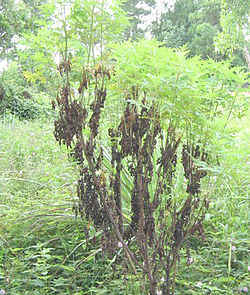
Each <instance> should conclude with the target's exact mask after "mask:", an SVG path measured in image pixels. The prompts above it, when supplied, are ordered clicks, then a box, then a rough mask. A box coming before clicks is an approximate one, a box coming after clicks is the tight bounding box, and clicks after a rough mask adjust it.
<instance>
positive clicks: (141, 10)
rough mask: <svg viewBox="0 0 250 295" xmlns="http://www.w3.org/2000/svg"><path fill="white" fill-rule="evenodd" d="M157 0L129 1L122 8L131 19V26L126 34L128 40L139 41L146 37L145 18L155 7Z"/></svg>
mask: <svg viewBox="0 0 250 295" xmlns="http://www.w3.org/2000/svg"><path fill="white" fill-rule="evenodd" d="M155 5H156V1H155V0H144V1H140V0H127V1H124V3H123V5H122V8H123V9H124V11H125V12H126V13H127V16H128V17H129V19H130V26H129V28H128V29H127V30H126V32H125V38H126V39H132V40H135V39H138V38H142V37H144V36H145V33H146V31H147V28H146V26H145V25H144V28H143V23H144V21H143V17H144V18H145V17H146V16H148V15H149V14H150V13H151V11H152V9H153V8H154V7H155Z"/></svg>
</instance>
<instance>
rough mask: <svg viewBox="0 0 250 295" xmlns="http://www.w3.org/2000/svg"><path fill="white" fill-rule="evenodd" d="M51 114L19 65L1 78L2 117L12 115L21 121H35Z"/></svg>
mask: <svg viewBox="0 0 250 295" xmlns="http://www.w3.org/2000/svg"><path fill="white" fill-rule="evenodd" d="M48 112H49V108H48V106H46V104H45V103H44V102H39V94H38V93H37V91H36V89H35V87H34V86H33V85H30V84H29V83H28V82H27V81H26V80H25V78H24V76H23V74H22V71H21V69H20V68H18V66H17V65H15V64H12V65H11V66H10V67H9V68H8V69H7V70H6V71H4V72H3V73H2V75H1V76H0V115H3V114H4V113H10V114H13V115H16V116H18V117H19V118H20V119H34V118H37V117H39V116H42V115H45V114H46V113H48Z"/></svg>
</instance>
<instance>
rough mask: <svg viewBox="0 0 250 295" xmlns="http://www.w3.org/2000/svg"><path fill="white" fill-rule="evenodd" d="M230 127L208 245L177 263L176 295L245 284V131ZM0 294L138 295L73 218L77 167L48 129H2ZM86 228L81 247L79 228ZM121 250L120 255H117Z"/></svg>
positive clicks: (242, 126)
mask: <svg viewBox="0 0 250 295" xmlns="http://www.w3.org/2000/svg"><path fill="white" fill-rule="evenodd" d="M248 119H249V117H248V118H245V119H242V120H241V121H239V122H232V123H231V124H230V126H228V128H231V130H232V132H231V136H230V138H221V139H220V144H221V150H222V154H221V157H220V165H219V166H218V171H216V173H215V174H216V177H214V186H213V187H212V188H211V192H213V194H214V195H213V198H212V201H211V207H210V210H209V213H207V214H206V218H205V230H206V233H207V238H206V242H205V243H204V244H197V243H196V242H195V241H196V240H195V241H194V243H193V244H191V257H192V259H193V261H192V263H191V264H190V266H189V269H188V271H186V267H187V266H186V265H185V267H184V264H186V260H185V261H180V262H179V266H178V268H179V272H178V273H179V274H178V277H177V282H176V284H177V286H176V289H177V290H176V294H183V295H185V294H228V295H230V294H238V292H239V290H240V289H243V288H245V289H244V290H246V288H247V287H248V286H249V285H250V278H249V270H248V266H249V265H250V261H249V260H248V259H249V246H250V245H249V239H248V229H249V215H248V214H249V193H248V191H249V187H248V183H249V176H248V175H249V159H248V158H247V155H248V154H249V150H250V148H249V145H248V138H249V127H248V128H247V122H248ZM0 173H1V176H0V183H1V185H0V208H1V210H0V289H1V288H3V289H5V290H6V294H16V295H19V294H20V295H23V294H32V295H36V294H40V295H43V294H75V295H77V294H78V295H80V294H130V295H131V294H140V293H139V291H138V290H139V289H138V288H139V286H138V282H137V281H136V278H134V277H132V276H127V277H126V276H124V277H122V278H121V277H120V276H119V267H118V266H116V268H115V265H114V264H113V261H114V260H115V259H116V256H114V257H113V259H110V260H107V259H106V258H105V259H103V254H102V252H101V249H99V248H98V247H97V246H96V245H98V243H97V242H96V241H97V240H98V239H99V236H100V233H98V232H95V230H94V228H93V227H92V225H91V224H88V223H87V222H86V221H84V220H82V219H80V218H79V217H78V218H76V217H75V215H74V210H72V208H73V207H74V203H75V202H76V201H77V200H76V199H75V198H76V192H75V182H76V181H77V179H78V170H77V165H75V163H74V162H73V161H72V160H70V159H69V157H67V152H65V148H64V147H58V145H57V144H56V143H55V141H54V138H53V126H52V123H50V122H46V123H44V122H43V123H42V122H40V121H33V122H26V123H25V122H20V121H18V120H16V119H13V118H11V117H7V118H5V119H4V120H3V121H2V122H1V123H0ZM86 227H90V229H91V230H90V239H89V243H88V244H86V236H85V229H86ZM119 251H122V249H119Z"/></svg>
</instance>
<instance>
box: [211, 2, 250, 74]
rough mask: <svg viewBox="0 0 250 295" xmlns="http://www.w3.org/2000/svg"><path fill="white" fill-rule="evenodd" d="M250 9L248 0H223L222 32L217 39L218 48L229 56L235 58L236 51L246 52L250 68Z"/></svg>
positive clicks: (245, 55) (249, 67)
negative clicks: (249, 38) (248, 38)
mask: <svg viewBox="0 0 250 295" xmlns="http://www.w3.org/2000/svg"><path fill="white" fill-rule="evenodd" d="M249 11H250V2H249V1H248V0H222V1H221V14H220V23H221V28H222V30H221V32H220V33H219V34H218V37H217V39H216V49H217V51H219V52H222V53H224V54H225V55H227V56H228V57H231V58H234V54H235V51H240V52H241V53H243V54H244V57H245V60H246V63H247V65H248V69H250V57H249V40H247V35H248V36H249Z"/></svg>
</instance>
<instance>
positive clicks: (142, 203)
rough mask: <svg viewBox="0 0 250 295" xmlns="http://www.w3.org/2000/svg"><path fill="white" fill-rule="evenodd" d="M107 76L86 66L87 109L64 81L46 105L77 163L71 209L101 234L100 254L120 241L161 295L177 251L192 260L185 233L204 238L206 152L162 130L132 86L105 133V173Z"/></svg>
mask: <svg viewBox="0 0 250 295" xmlns="http://www.w3.org/2000/svg"><path fill="white" fill-rule="evenodd" d="M58 69H59V71H60V73H61V75H63V73H65V72H66V73H68V72H70V61H64V62H63V63H62V64H60V65H59V67H58ZM112 73H113V74H114V70H110V69H107V68H104V67H103V66H102V65H98V66H96V67H94V68H89V67H88V68H84V70H83V75H82V80H81V81H80V86H79V89H78V92H79V93H80V94H82V92H83V91H84V89H87V88H89V87H92V89H93V91H92V94H93V95H92V100H91V102H90V104H89V106H83V105H82V103H81V102H78V101H76V100H72V99H71V97H70V85H69V83H68V82H67V83H66V85H64V86H63V87H62V88H61V91H60V95H59V96H58V97H57V99H56V102H55V101H54V102H53V103H52V105H53V108H54V107H55V104H57V107H58V108H59V117H58V119H56V121H55V131H54V134H55V138H56V140H57V141H58V142H59V143H60V144H61V143H63V144H66V145H67V147H69V148H71V149H72V151H73V152H72V155H73V156H74V158H75V159H76V160H77V162H78V163H79V165H80V167H81V174H80V179H79V181H78V186H77V193H78V198H79V203H78V205H77V206H75V210H76V212H77V214H80V215H81V216H82V217H83V218H86V220H88V222H89V223H91V224H93V225H94V226H95V227H96V228H97V229H98V230H101V231H102V237H101V241H100V243H101V245H102V249H103V253H107V254H108V255H109V256H110V255H111V256H112V255H115V253H117V249H118V244H119V247H121V246H122V248H123V250H124V252H123V253H124V261H126V262H127V263H129V264H130V267H131V269H132V270H133V272H134V274H135V275H138V272H139V273H142V275H141V278H144V279H142V281H143V283H142V284H144V288H143V290H144V292H146V293H145V294H150V295H155V294H156V292H157V291H158V290H162V294H163V295H170V294H174V289H175V274H176V265H177V263H178V261H179V260H180V250H181V248H186V252H187V259H188V260H187V261H188V262H187V266H188V265H190V264H191V263H192V259H191V257H190V237H193V236H194V235H198V236H199V237H200V238H202V239H204V237H205V236H204V229H203V220H204V218H205V210H206V209H208V207H209V202H208V200H207V199H204V198H203V197H202V194H201V179H202V178H204V177H205V176H206V174H207V172H206V171H205V170H204V169H201V167H200V166H199V165H198V164H197V162H199V161H200V162H204V163H205V162H206V161H207V159H208V154H207V153H206V152H205V150H204V147H203V146H202V145H201V144H200V143H199V142H198V141H197V143H193V142H191V143H190V140H187V139H184V138H183V136H182V135H179V134H180V132H178V130H177V128H176V126H175V124H174V123H173V122H172V121H170V122H169V124H168V127H167V128H165V127H163V126H162V124H161V122H162V118H161V114H160V112H159V109H158V105H157V102H155V101H152V100H151V101H150V100H149V99H148V98H147V94H146V93H140V90H139V88H137V87H132V89H131V95H130V96H128V97H127V98H126V106H125V109H124V112H123V114H122V115H121V118H120V123H119V124H117V127H116V128H110V129H109V130H108V132H107V136H108V138H109V142H110V147H109V152H110V155H111V167H112V169H110V170H107V168H106V167H105V166H104V164H103V162H104V153H103V147H102V141H101V140H100V137H99V129H100V128H99V127H100V119H101V115H102V112H103V110H104V109H105V103H106V100H107V98H108V94H107V89H106V84H107V81H108V80H109V79H110V78H111V76H112ZM88 90H89V89H88ZM134 101H137V102H140V103H138V105H137V104H136V105H135V104H134V103H132V102H134ZM85 128H86V129H88V131H89V132H88V136H86V135H85V132H84V129H85ZM178 164H179V165H181V164H182V166H183V173H184V176H185V179H186V188H185V190H186V191H184V192H183V200H182V201H181V202H179V203H177V202H176V200H174V198H173V186H174V181H175V180H176V170H177V165H178ZM123 172H125V173H126V174H127V175H128V176H127V177H128V178H129V180H130V184H131V187H130V188H129V192H130V200H131V208H130V212H129V216H128V218H127V217H126V218H125V216H124V213H123V209H124V208H123V200H122V186H123ZM126 215H128V213H127V214H126ZM87 236H88V235H87ZM131 248H132V249H133V251H132V250H131ZM139 276H140V275H139ZM163 276H164V278H165V280H164V282H161V281H160V278H161V277H163ZM148 286H149V287H148Z"/></svg>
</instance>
